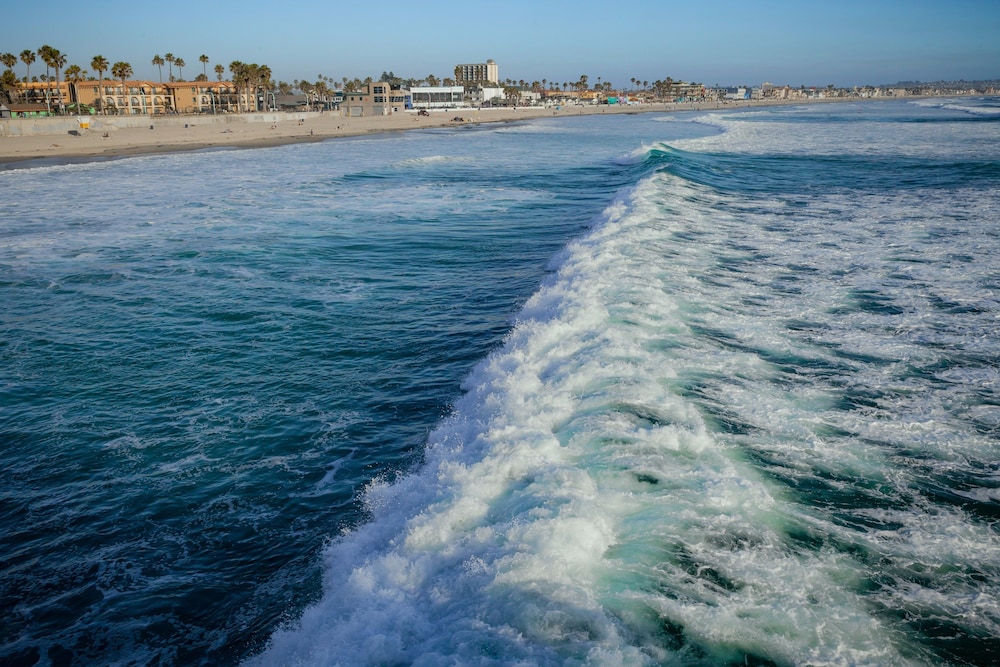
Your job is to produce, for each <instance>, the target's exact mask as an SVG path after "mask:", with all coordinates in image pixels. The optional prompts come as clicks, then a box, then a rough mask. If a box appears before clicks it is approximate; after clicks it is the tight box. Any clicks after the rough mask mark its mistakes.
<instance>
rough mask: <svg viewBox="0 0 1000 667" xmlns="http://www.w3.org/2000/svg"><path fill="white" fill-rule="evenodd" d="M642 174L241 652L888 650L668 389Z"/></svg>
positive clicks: (619, 660)
mask: <svg viewBox="0 0 1000 667" xmlns="http://www.w3.org/2000/svg"><path fill="white" fill-rule="evenodd" d="M662 186H663V183H662V182H659V181H657V180H656V179H651V180H649V181H646V182H645V183H643V184H641V185H640V186H639V187H638V189H637V191H636V192H635V193H634V194H633V195H631V196H630V197H629V198H628V199H623V200H621V201H618V202H616V203H615V204H614V205H613V206H612V207H611V208H610V209H609V210H608V211H607V212H606V219H605V221H604V222H603V224H601V225H600V226H599V227H598V228H597V229H596V230H595V231H594V232H593V233H592V234H591V235H590V236H589V237H587V238H586V239H584V240H582V241H580V242H578V243H575V244H573V245H571V246H570V247H569V248H568V249H567V250H566V252H565V253H564V256H563V257H562V259H561V264H560V266H559V270H558V273H557V275H556V276H555V277H554V278H553V279H552V280H551V281H549V282H548V283H547V284H545V285H544V286H543V287H542V289H541V290H540V291H539V292H538V293H537V294H536V295H535V296H534V297H533V298H532V299H531V300H530V302H529V303H528V304H527V305H526V307H525V309H524V311H523V313H522V314H521V317H520V319H519V322H518V323H517V326H516V327H515V329H514V330H513V332H512V333H511V334H510V336H509V338H508V340H507V341H506V344H505V345H504V347H503V348H502V349H501V350H499V351H498V352H497V353H496V354H494V355H492V356H491V357H490V358H488V359H487V360H486V361H484V362H483V363H482V364H481V365H480V366H479V367H478V368H477V369H476V370H475V371H474V372H473V373H472V375H471V376H470V377H469V379H468V380H467V382H466V386H465V389H466V392H467V393H466V394H465V396H464V397H463V398H462V399H461V400H460V401H459V402H458V403H457V405H456V407H455V412H454V415H453V416H452V417H450V418H449V419H447V420H446V421H445V422H444V423H443V424H442V425H441V426H440V427H439V428H438V429H437V430H436V431H435V432H434V433H433V434H432V435H431V438H430V442H429V445H428V448H427V452H426V461H425V465H424V466H423V468H422V469H421V470H419V471H418V472H417V473H415V474H412V475H410V476H407V477H405V478H403V479H401V480H399V481H398V482H396V483H394V484H386V483H379V484H373V485H371V486H370V487H369V488H368V490H367V493H366V498H365V500H366V503H367V505H368V508H369V509H370V512H371V517H372V520H371V521H370V522H369V523H368V524H366V525H364V526H361V527H360V528H359V529H357V530H356V531H354V532H352V533H350V534H347V535H344V536H342V537H340V538H339V539H337V540H336V541H335V542H334V543H333V544H332V545H331V546H330V547H329V549H328V551H327V553H326V577H325V587H324V595H323V599H322V600H321V601H320V602H319V603H318V604H316V605H315V606H313V607H311V608H309V609H307V610H306V612H305V613H304V614H303V616H302V618H301V619H300V621H299V622H298V623H296V624H295V625H294V626H293V627H290V628H287V629H285V630H283V631H280V632H278V633H276V634H275V635H274V637H273V638H272V641H271V644H270V646H269V647H268V649H267V650H266V651H265V652H264V653H263V654H262V655H260V656H258V657H256V658H254V659H252V660H251V661H249V664H251V665H292V664H296V665H313V664H315V665H367V664H412V665H443V664H464V665H516V664H523V665H550V664H551V665H555V664H560V665H561V664H578V665H637V664H663V663H671V662H672V661H675V660H676V661H677V662H678V663H680V664H718V663H720V662H726V661H730V660H742V659H745V658H746V657H747V656H754V657H758V658H761V659H764V660H772V661H777V662H779V663H798V664H813V665H835V664H881V665H894V664H908V660H907V658H905V657H904V656H902V655H900V654H899V653H898V652H897V650H896V648H895V639H896V638H894V636H893V634H892V633H891V632H890V631H888V630H887V629H886V628H885V627H883V626H882V625H881V624H880V623H879V622H878V621H877V620H876V619H874V618H873V617H871V616H870V615H869V614H868V613H867V611H866V609H865V606H864V604H863V603H862V601H861V599H860V597H859V595H858V594H857V593H856V590H857V588H858V587H859V581H858V579H859V578H860V573H859V572H858V571H857V570H856V568H855V567H854V565H853V564H852V562H851V561H850V559H849V557H847V556H845V555H844V554H839V553H826V552H802V551H798V550H794V549H791V548H789V546H788V544H787V542H786V539H785V536H784V531H785V529H786V528H787V524H788V523H790V522H794V521H797V520H798V519H797V518H796V516H795V511H794V508H793V507H792V506H791V505H788V504H786V503H785V502H784V501H783V500H782V498H781V497H780V495H778V494H776V493H774V492H773V490H772V489H770V488H769V487H768V485H767V484H766V483H764V482H763V481H762V480H761V479H759V478H758V477H757V476H756V475H755V473H754V472H753V470H752V469H750V468H748V467H747V466H746V465H745V464H744V463H742V462H741V461H740V460H739V457H738V456H736V455H735V454H734V453H733V452H732V451H731V450H729V449H727V448H725V447H723V446H721V445H720V443H719V442H718V441H717V440H716V439H715V438H714V437H713V435H712V434H711V433H710V432H709V431H708V429H707V428H706V425H705V423H704V421H703V420H702V418H701V416H700V415H699V412H698V411H697V409H696V408H695V407H694V406H693V405H692V404H691V403H690V402H688V401H686V400H684V399H683V398H681V397H679V396H678V395H676V394H675V393H674V392H672V391H671V389H670V379H671V369H670V366H669V363H667V359H668V358H667V357H666V356H665V355H664V352H663V350H664V346H668V347H669V345H671V344H674V343H679V342H680V341H682V340H683V339H684V337H685V336H687V335H688V333H689V332H687V331H686V328H685V326H684V324H683V323H682V320H681V318H679V317H678V313H677V310H678V308H679V305H678V303H677V302H676V301H675V300H673V299H672V298H671V297H670V296H669V294H668V293H666V292H665V291H664V287H663V285H662V284H660V282H659V280H658V279H657V276H656V273H657V272H656V270H655V266H651V265H650V264H649V263H647V261H646V259H645V258H644V257H643V256H642V254H641V253H640V252H639V249H641V248H654V249H655V248H656V246H657V244H659V243H662V242H663V239H664V238H665V233H666V231H667V230H666V228H665V225H666V224H667V223H665V222H664V216H663V215H662V214H661V213H658V212H656V211H654V210H653V209H652V208H650V207H649V206H639V205H636V202H640V203H641V202H643V201H646V200H649V199H651V198H652V196H653V193H654V192H656V191H658V189H659V188H661V187H662ZM679 205H680V204H679ZM657 210H660V209H657Z"/></svg>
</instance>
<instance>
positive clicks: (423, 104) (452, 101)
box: [410, 86, 468, 109]
mask: <svg viewBox="0 0 1000 667" xmlns="http://www.w3.org/2000/svg"><path fill="white" fill-rule="evenodd" d="M410 99H411V100H412V103H413V108H414V109H457V108H459V107H464V106H468V105H467V104H466V103H465V88H464V87H463V86H417V87H414V88H411V89H410Z"/></svg>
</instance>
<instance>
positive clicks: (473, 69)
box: [455, 58, 500, 85]
mask: <svg viewBox="0 0 1000 667" xmlns="http://www.w3.org/2000/svg"><path fill="white" fill-rule="evenodd" d="M487 81H489V82H492V83H500V73H499V70H498V69H497V63H496V61H495V60H493V59H492V58H491V59H489V60H487V61H486V62H485V63H474V64H471V65H455V83H457V84H459V85H463V84H467V83H486V82H487Z"/></svg>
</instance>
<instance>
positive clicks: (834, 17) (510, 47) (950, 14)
mask: <svg viewBox="0 0 1000 667" xmlns="http://www.w3.org/2000/svg"><path fill="white" fill-rule="evenodd" d="M0 21H2V23H0V53H2V52H11V53H14V54H15V55H17V54H19V53H20V52H21V51H23V50H24V49H35V50H37V49H38V47H40V46H42V45H43V44H49V45H51V46H53V47H55V48H57V49H59V50H60V51H62V52H63V53H64V54H66V55H67V57H68V64H74V63H75V64H78V65H80V66H81V67H83V68H84V69H86V70H89V69H90V67H89V64H90V60H91V58H92V57H93V56H94V55H97V54H100V55H103V56H104V57H105V58H107V59H108V60H109V61H110V62H115V61H118V60H124V61H127V62H129V63H130V64H131V65H132V68H133V70H134V71H135V74H136V77H137V78H150V79H154V80H155V79H156V78H157V76H158V75H157V71H156V68H155V67H154V66H153V65H151V64H150V61H151V59H152V57H153V56H154V55H156V54H159V55H163V54H165V53H168V52H170V53H173V54H174V55H175V56H180V57H183V58H184V60H185V61H186V62H187V66H186V67H185V69H184V77H185V78H186V79H193V78H194V77H195V76H196V75H197V74H198V73H199V72H200V71H201V63H199V62H198V57H199V56H200V55H201V54H206V55H208V56H209V58H210V59H211V63H210V65H209V74H210V76H211V78H213V79H214V75H212V74H211V67H212V66H213V65H214V64H216V63H222V64H223V65H227V66H228V64H229V63H230V62H232V61H233V60H242V61H245V62H255V63H260V64H266V65H268V66H269V67H270V68H271V70H272V72H273V74H274V78H275V79H276V80H284V81H289V82H291V81H293V80H296V79H308V80H311V81H314V80H315V79H316V77H317V75H319V74H323V75H325V76H331V77H334V78H335V79H338V80H339V79H340V78H341V77H343V76H347V77H349V78H354V77H359V78H362V79H363V78H364V77H366V76H371V77H373V78H378V76H379V75H380V74H381V73H382V72H383V71H392V72H394V73H395V74H397V75H399V76H402V77H404V78H405V77H414V78H423V77H424V76H426V75H427V74H434V75H435V76H438V77H439V78H443V77H446V76H451V75H452V72H453V69H454V66H455V65H456V64H458V63H469V62H484V61H485V60H486V59H487V58H493V59H495V60H496V61H497V63H498V65H499V67H500V76H501V78H504V79H505V78H508V77H509V78H512V79H515V80H518V79H525V80H527V81H533V80H539V81H541V80H542V79H547V80H549V81H553V80H555V81H557V82H563V81H566V82H573V81H576V80H577V79H578V78H579V77H580V75H582V74H586V75H587V76H588V77H589V80H590V82H591V83H593V82H596V81H597V78H598V77H601V80H602V81H611V82H612V83H613V84H614V85H616V86H624V87H629V86H631V79H632V77H635V78H636V79H639V80H648V81H654V80H656V79H663V78H666V77H668V76H669V77H672V78H673V79H677V80H684V81H697V82H699V83H704V84H707V85H714V84H716V83H718V84H723V85H733V84H749V85H756V84H760V83H762V82H764V81H770V82H771V83H775V84H789V85H793V86H799V85H806V86H809V85H816V86H826V85H828V84H835V85H837V86H850V85H863V84H880V83H894V82H896V81H900V80H920V81H931V80H937V79H966V80H972V79H982V78H1000V0H949V1H947V2H945V1H944V0H934V1H928V0H911V1H908V2H903V1H890V0H867V1H859V0H829V1H828V2H814V1H811V0H795V1H792V0H767V1H760V2H754V1H753V0H688V1H687V2H674V1H672V0H601V1H597V0H576V1H568V0H553V1H548V0H534V1H531V2H529V1H527V0H509V1H507V2H496V1H492V2H477V1H476V0H463V1H462V2H454V1H452V0H373V1H369V0H353V1H348V2H331V1H330V0H324V1H320V0H295V1H294V2H275V1H274V0H269V1H265V0H243V1H242V2H236V1H234V0H200V1H198V2H195V1H193V0H170V1H168V2H142V1H141V0H138V1H130V2H124V1H122V0H105V1H101V0H95V1H92V2H88V1H86V0H77V1H75V2H68V1H65V0H49V1H47V2H37V1H27V0H14V1H13V2H9V3H6V4H5V6H4V9H3V11H2V14H0ZM15 71H16V72H17V74H18V75H21V76H23V74H24V66H23V65H22V64H18V66H17V67H16V68H15ZM44 71H45V69H44V65H43V64H41V63H40V62H36V63H35V64H34V65H33V66H32V69H31V72H32V74H33V75H35V74H40V73H44ZM164 72H166V70H164ZM164 77H166V73H164Z"/></svg>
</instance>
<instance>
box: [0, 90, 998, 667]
mask: <svg viewBox="0 0 1000 667" xmlns="http://www.w3.org/2000/svg"><path fill="white" fill-rule="evenodd" d="M998 118H1000V115H998V108H997V103H996V101H995V100H991V99H974V100H937V101H929V102H920V103H906V102H892V103H878V104H838V105H823V106H815V107H782V108H775V109H767V110H755V111H741V112H731V111H726V112H710V113H694V114H684V115H660V114H643V115H637V116H624V117H623V116H615V117H601V116H596V117H586V118H569V119H566V118H563V119H545V120H540V121H532V122H526V123H521V124H509V125H500V126H482V127H479V128H462V129H456V130H438V131H428V132H409V133H405V134H399V135H386V136H378V137H369V138H362V139H352V140H339V141H331V142H325V143H320V144H308V145H298V146H286V147H280V148H272V149H262V150H248V151H216V152H201V153H195V154H185V155H165V156H149V157H141V158H131V159H126V160H117V161H109V162H100V163H90V164H77V165H64V166H43V167H38V168H32V169H22V170H16V171H8V172H3V173H0V190H2V191H3V193H4V201H3V204H0V208H2V213H3V215H2V218H3V220H4V222H3V223H0V290H2V298H3V302H4V304H5V306H4V308H3V309H2V311H0V312H2V315H0V330H2V332H3V335H2V336H0V359H2V365H0V369H2V370H0V397H2V398H0V438H2V440H0V442H2V445H3V446H2V450H0V456H2V465H0V471H2V472H0V475H2V482H3V485H2V488H3V489H4V492H3V495H2V505H0V507H2V512H0V530H2V533H0V535H2V536H3V544H4V549H3V551H2V555H0V572H2V577H0V597H2V599H3V600H5V601H9V603H5V605H4V606H5V608H6V609H8V610H9V611H7V612H5V623H4V625H3V631H2V635H0V657H2V658H3V661H4V662H5V663H10V664H25V665H35V664H38V665H49V664H51V665H62V664H122V665H126V664H136V665H138V664H178V665H179V664H201V665H232V664H238V663H240V662H243V661H250V663H251V664H261V665H287V664H302V665H314V664H315V665H335V664H341V665H362V664H373V665H375V664H379V665H381V664H398V665H404V664H421V665H443V664H478V665H510V664H525V665H527V664H546V665H548V664H552V665H554V664H560V665H562V664H591V665H609V664H629V665H632V664H682V665H716V664H733V665H737V664H758V665H768V664H769V665H801V664H812V665H820V664H829V665H839V664H854V665H908V664H914V665H918V664H928V665H930V664H954V665H962V664H982V665H987V664H994V663H995V662H997V660H998V659H1000V644H998V643H997V640H996V637H998V636H1000V599H998V594H997V590H1000V587H998V584H1000V534H998V529H997V517H998V515H1000V510H998V507H1000V504H998V503H1000V471H998V469H997V458H998V457H997V454H998V451H1000V443H998V435H1000V395H998V387H1000V364H998V362H997V359H1000V342H998V339H997V336H996V334H995V329H996V323H997V319H998V317H1000V297H998V293H1000V292H998V290H1000V250H998V249H1000V243H998V240H1000V239H998V236H1000V232H998V229H1000V228H998V226H997V223H998V222H1000V212H998V209H997V204H996V202H997V192H998V185H1000V148H998V146H1000V143H998V142H997V139H998V138H1000V123H998V120H997V119H998Z"/></svg>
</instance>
